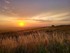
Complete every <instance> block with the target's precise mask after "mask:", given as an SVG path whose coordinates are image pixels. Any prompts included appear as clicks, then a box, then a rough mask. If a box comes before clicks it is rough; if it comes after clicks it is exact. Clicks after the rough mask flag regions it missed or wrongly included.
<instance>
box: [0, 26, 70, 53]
mask: <svg viewBox="0 0 70 53" xmlns="http://www.w3.org/2000/svg"><path fill="white" fill-rule="evenodd" d="M66 28H67V29H66ZM69 29H70V28H69V27H68V26H66V27H64V26H61V27H56V26H54V27H49V28H41V29H34V30H33V29H32V30H28V31H18V32H6V33H1V34H0V53H70V30H69Z"/></svg>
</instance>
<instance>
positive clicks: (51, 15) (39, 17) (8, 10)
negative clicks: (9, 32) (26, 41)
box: [0, 0, 70, 29]
mask: <svg viewBox="0 0 70 53" xmlns="http://www.w3.org/2000/svg"><path fill="white" fill-rule="evenodd" d="M60 24H70V0H0V29H2V28H6V27H37V26H38V27H39V26H47V25H60Z"/></svg>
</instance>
